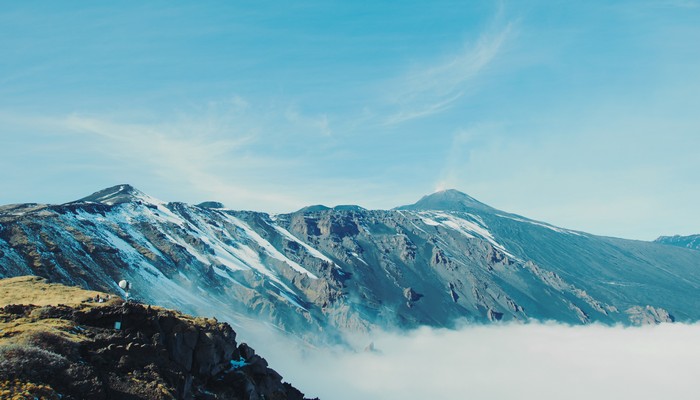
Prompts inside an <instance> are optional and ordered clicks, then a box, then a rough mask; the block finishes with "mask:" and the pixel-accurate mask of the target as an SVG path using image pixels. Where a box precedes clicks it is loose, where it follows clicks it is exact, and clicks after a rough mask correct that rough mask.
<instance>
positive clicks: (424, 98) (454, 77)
mask: <svg viewBox="0 0 700 400" xmlns="http://www.w3.org/2000/svg"><path fill="white" fill-rule="evenodd" d="M513 34H514V28H513V24H512V23H509V24H507V25H505V27H503V28H500V29H498V30H492V31H489V32H486V33H483V34H482V35H481V36H480V37H479V38H478V39H477V40H476V41H474V42H469V41H468V42H466V43H465V44H464V45H463V48H462V49H461V50H460V51H459V52H457V53H455V54H451V55H448V56H445V57H444V58H443V60H442V61H440V62H437V63H434V64H432V65H428V66H424V67H420V68H415V69H414V70H412V71H410V72H409V73H407V74H406V75H404V76H403V77H401V79H399V80H398V82H397V83H396V84H395V89H394V91H393V93H392V97H391V103H392V104H393V105H394V106H395V107H396V109H397V110H396V111H395V112H394V113H392V114H391V115H389V117H388V118H387V119H386V121H385V123H386V124H389V125H391V124H398V123H401V122H405V121H408V120H412V119H416V118H421V117H425V116H429V115H432V114H436V113H439V112H441V111H444V110H446V109H447V108H449V107H451V106H452V105H453V104H454V103H455V102H457V101H458V100H459V99H461V98H462V97H464V96H465V95H466V94H468V93H470V91H471V90H473V89H474V87H475V86H476V85H477V83H478V79H479V77H480V75H481V74H482V73H483V72H484V71H485V70H486V69H487V67H488V66H489V65H490V64H492V63H493V62H494V60H495V59H496V58H497V56H498V55H499V53H501V52H502V49H503V47H504V45H505V44H506V42H507V41H508V40H509V39H511V37H512V36H513Z"/></svg>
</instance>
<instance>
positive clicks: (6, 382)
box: [0, 277, 304, 400]
mask: <svg viewBox="0 0 700 400" xmlns="http://www.w3.org/2000/svg"><path fill="white" fill-rule="evenodd" d="M25 300H26V301H25ZM0 398H18V399H23V398H40V399H63V400H70V399H105V400H106V399H126V400H130V399H133V400H136V399H149V400H150V399H241V400H262V399H266V400H275V399H280V400H281V399H298V400H303V399H304V396H303V394H302V393H301V392H299V391H298V390H297V389H295V388H294V387H293V386H291V385H290V384H288V383H284V382H282V377H281V376H280V375H279V374H278V373H277V372H275V371H274V370H272V369H270V368H269V367H268V365H267V362H266V361H265V359H264V358H262V357H260V356H259V355H257V354H256V353H255V351H254V350H253V349H252V348H250V347H248V346H247V345H246V344H245V343H241V344H237V343H236V333H235V332H234V331H233V329H232V328H231V327H230V326H229V325H228V324H226V323H219V322H217V321H216V320H215V319H208V318H195V317H191V316H187V315H184V314H181V313H178V312H176V311H172V310H168V309H164V308H159V307H151V306H147V305H142V304H135V303H125V302H123V301H122V300H121V299H119V298H117V297H115V296H108V294H105V293H98V292H94V291H83V290H81V289H77V288H73V287H66V286H63V285H58V284H49V283H47V282H46V281H45V280H44V279H41V278H37V277H18V278H10V279H3V280H0Z"/></svg>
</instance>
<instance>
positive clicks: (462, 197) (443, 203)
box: [396, 189, 495, 211]
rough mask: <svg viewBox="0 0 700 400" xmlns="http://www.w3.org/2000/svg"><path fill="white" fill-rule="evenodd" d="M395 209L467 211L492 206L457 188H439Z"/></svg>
mask: <svg viewBox="0 0 700 400" xmlns="http://www.w3.org/2000/svg"><path fill="white" fill-rule="evenodd" d="M396 209H397V210H443V211H467V210H469V209H476V210H481V211H493V210H495V209H494V208H493V207H491V206H488V205H486V204H484V203H482V202H480V201H478V200H477V199H475V198H473V197H471V196H469V195H468V194H466V193H462V192H460V191H459V190H455V189H447V190H441V191H438V192H435V193H432V194H429V195H426V196H423V197H422V198H421V199H420V200H418V201H417V202H416V203H414V204H411V205H407V206H401V207H397V208H396Z"/></svg>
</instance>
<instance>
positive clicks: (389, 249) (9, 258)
mask: <svg viewBox="0 0 700 400" xmlns="http://www.w3.org/2000/svg"><path fill="white" fill-rule="evenodd" d="M26 274H34V275H39V276H43V277H46V278H48V279H50V280H51V281H54V282H63V283H70V284H75V285H79V286H81V287H84V288H90V289H96V290H103V291H112V292H118V291H119V290H120V289H119V288H118V287H116V283H115V282H116V281H118V280H120V279H129V280H131V281H132V282H133V284H134V294H135V295H137V296H138V297H140V298H141V299H143V300H144V301H145V302H147V303H150V304H158V305H164V306H168V307H173V308H177V309H179V310H183V311H185V312H188V313H193V314H195V315H216V316H217V317H218V318H220V319H222V320H226V321H229V322H231V323H232V324H234V327H235V328H236V329H237V330H239V332H240V331H242V332H244V333H245V332H246V330H247V329H248V328H249V326H250V325H251V324H254V323H255V322H256V321H269V322H272V323H273V324H274V325H275V326H277V327H279V328H281V329H283V330H285V331H287V332H292V333H294V334H297V335H299V336H302V337H304V338H305V339H307V340H310V341H322V342H336V341H338V340H340V339H341V338H342V336H343V334H344V333H346V332H348V331H368V330H370V329H372V328H375V327H379V328H385V329H394V328H399V329H406V328H413V327H417V326H420V325H431V326H441V327H444V326H446V327H449V326H452V325H453V324H454V323H455V321H457V320H461V319H466V320H467V321H471V322H479V323H482V322H483V323H488V322H495V321H509V320H520V321H526V320H531V319H538V320H556V321H561V322H566V323H589V322H594V321H598V322H602V323H610V324H612V323H623V324H638V323H656V322H662V321H673V320H682V321H697V320H699V319H700V296H699V295H698V293H700V291H699V290H698V289H700V252H697V251H693V250H688V249H683V248H677V247H672V246H665V245H662V244H658V243H649V242H639V241H631V240H624V239H616V238H607V237H599V236H595V235H590V234H586V233H583V232H575V231H571V230H567V229H562V228H558V227H555V226H552V225H549V224H546V223H543V222H539V221H533V220H530V219H528V218H525V217H522V216H518V215H514V214H510V213H507V212H503V211H500V210H497V209H494V208H492V207H490V206H488V205H485V204H483V203H481V202H479V201H477V200H475V199H473V198H471V197H469V196H467V195H466V194H464V193H460V192H458V191H454V190H449V191H443V192H439V193H435V194H432V195H429V196H426V197H424V198H423V199H421V200H420V201H418V202H417V203H415V204H413V205H409V206H403V207H398V208H397V209H394V210H366V209H363V208H362V207H358V206H339V207H335V208H330V207H325V206H311V207H306V208H304V209H302V210H299V211H297V212H294V213H290V214H282V215H268V214H265V213H259V212H252V211H235V210H230V209H226V208H223V206H222V205H221V204H219V203H216V202H205V203H202V204H200V205H197V206H194V205H188V204H183V203H177V202H171V203H166V202H163V201H159V200H157V199H154V198H152V197H150V196H148V195H146V194H144V193H141V192H140V191H138V190H136V189H134V188H133V187H131V186H129V185H119V186H115V187H112V188H108V189H105V190H103V191H100V192H97V193H95V194H93V195H91V196H88V197H86V198H84V199H81V200H79V201H76V202H72V203H67V204H62V205H38V204H22V205H10V206H4V207H0V275H1V276H17V275H26Z"/></svg>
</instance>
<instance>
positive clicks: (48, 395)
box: [0, 380, 61, 400]
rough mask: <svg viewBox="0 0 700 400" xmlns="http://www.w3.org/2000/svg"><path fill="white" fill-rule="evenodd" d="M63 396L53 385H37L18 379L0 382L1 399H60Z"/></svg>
mask: <svg viewBox="0 0 700 400" xmlns="http://www.w3.org/2000/svg"><path fill="white" fill-rule="evenodd" d="M60 398H61V396H59V395H58V393H56V391H54V390H53V389H52V388H51V386H48V385H37V384H35V383H31V382H21V381H18V380H13V381H1V382H0V399H8V400H26V399H41V400H44V399H45V400H54V399H55V400H58V399H60Z"/></svg>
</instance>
